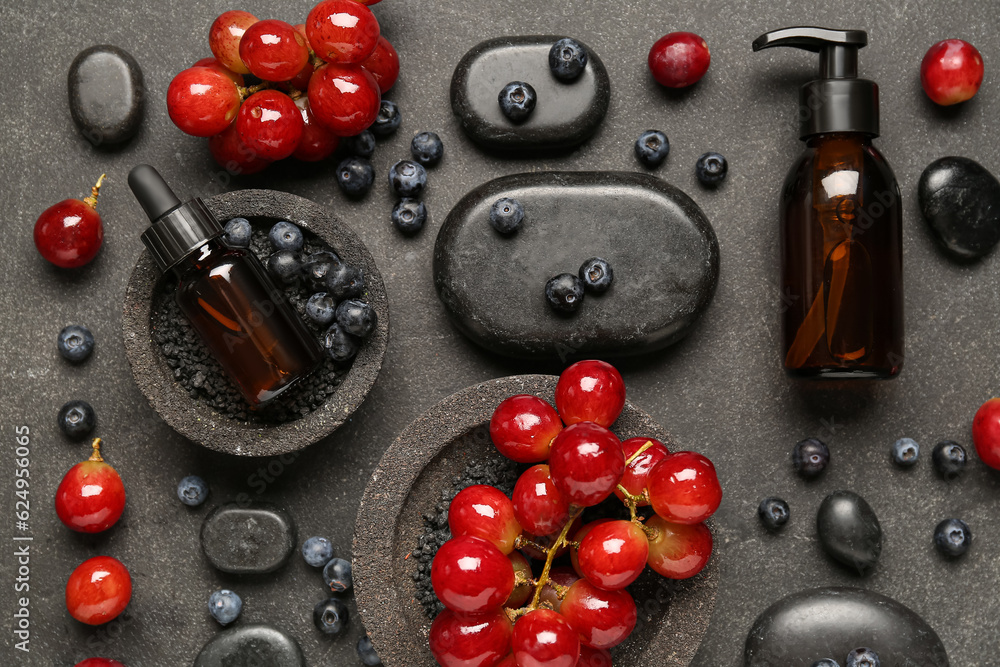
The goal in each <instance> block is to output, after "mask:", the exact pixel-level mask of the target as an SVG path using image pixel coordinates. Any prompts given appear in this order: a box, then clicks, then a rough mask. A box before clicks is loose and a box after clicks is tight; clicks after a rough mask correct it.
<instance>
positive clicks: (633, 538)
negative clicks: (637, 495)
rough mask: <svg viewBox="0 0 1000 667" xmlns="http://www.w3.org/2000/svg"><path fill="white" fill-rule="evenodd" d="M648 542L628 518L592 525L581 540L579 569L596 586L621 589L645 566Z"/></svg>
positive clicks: (578, 557) (639, 529)
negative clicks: (626, 519)
mask: <svg viewBox="0 0 1000 667" xmlns="http://www.w3.org/2000/svg"><path fill="white" fill-rule="evenodd" d="M648 555H649V543H648V542H647V541H646V533H644V532H643V530H642V527H641V526H639V525H637V524H634V523H632V522H631V521H608V522H607V523H602V524H601V525H599V526H595V527H594V528H593V529H592V530H591V531H590V532H589V533H587V536H586V537H585V538H583V541H582V542H581V543H580V550H579V553H578V554H577V562H578V563H579V564H580V572H581V573H583V576H584V577H586V579H587V580H588V581H589V582H590V583H592V584H594V585H595V586H597V587H599V588H604V589H606V590H620V589H622V588H625V587H626V586H628V585H629V584H631V583H632V582H633V581H635V580H636V579H638V578H639V575H640V574H642V571H643V570H644V569H646V557H647V556H648Z"/></svg>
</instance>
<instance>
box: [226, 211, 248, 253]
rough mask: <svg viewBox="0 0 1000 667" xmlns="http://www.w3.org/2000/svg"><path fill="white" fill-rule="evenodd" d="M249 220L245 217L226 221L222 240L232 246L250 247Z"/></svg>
mask: <svg viewBox="0 0 1000 667" xmlns="http://www.w3.org/2000/svg"><path fill="white" fill-rule="evenodd" d="M251 231H252V230H251V228H250V221H249V220H247V219H246V218H233V219H232V220H230V221H229V222H227V223H226V227H225V232H224V233H223V235H222V240H223V241H225V242H226V244H227V245H229V246H232V247H233V248H249V247H250V232H251Z"/></svg>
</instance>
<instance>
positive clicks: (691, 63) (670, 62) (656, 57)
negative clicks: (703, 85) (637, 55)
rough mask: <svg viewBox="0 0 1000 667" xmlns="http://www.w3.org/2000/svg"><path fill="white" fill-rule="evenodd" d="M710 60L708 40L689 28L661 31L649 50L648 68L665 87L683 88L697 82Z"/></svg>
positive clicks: (706, 69)
mask: <svg viewBox="0 0 1000 667" xmlns="http://www.w3.org/2000/svg"><path fill="white" fill-rule="evenodd" d="M711 62H712V56H711V54H710V53H709V52H708V44H707V43H706V42H705V40H704V39H702V38H701V37H699V36H698V35H696V34H694V33H693V32H672V33H670V34H669V35H664V36H663V37H661V38H660V39H658V40H656V43H655V44H653V48H651V49H650V50H649V71H650V72H652V73H653V78H654V79H656V80H657V82H659V83H660V84H661V85H664V86H667V87H668V88H685V87H687V86H691V85H693V84H695V83H698V81H699V80H701V77H703V76H705V72H707V71H708V65H709V64H710V63H711Z"/></svg>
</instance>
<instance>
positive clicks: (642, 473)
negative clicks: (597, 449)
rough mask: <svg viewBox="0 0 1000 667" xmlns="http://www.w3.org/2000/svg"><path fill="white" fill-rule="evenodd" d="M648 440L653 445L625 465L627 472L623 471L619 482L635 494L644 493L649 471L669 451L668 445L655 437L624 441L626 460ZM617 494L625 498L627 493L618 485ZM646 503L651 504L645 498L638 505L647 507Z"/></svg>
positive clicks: (623, 447)
mask: <svg viewBox="0 0 1000 667" xmlns="http://www.w3.org/2000/svg"><path fill="white" fill-rule="evenodd" d="M647 442H652V443H653V446H652V447H649V448H647V449H646V450H644V451H643V452H642V454H639V456H636V457H635V458H634V459H632V461H631V462H629V463H627V464H626V465H625V472H623V473H622V479H621V481H620V482H619V484H621V485H622V486H623V487H625V490H626V491H628V492H629V493H631V494H632V495H633V496H641V495H642V492H643V491H645V490H646V480H647V478H648V477H649V472H650V471H651V470H652V469H653V468H654V467H655V466H656V464H657V463H659V462H660V461H662V460H663V459H664V458H665V457H666V455H667V454H668V453H669V452H668V451H667V448H666V446H665V445H664V444H663V443H662V442H660V441H659V440H657V439H655V438H629V439H628V440H624V441H623V442H622V451H623V452H624V453H625V460H626V461H628V460H629V458H631V457H632V455H633V454H635V453H636V452H637V451H639V450H640V449H641V448H642V446H643V445H645V444H646V443H647ZM615 495H616V496H618V497H619V498H621V499H622V500H625V494H623V493H622V492H621V489H618V488H617V487H616V488H615ZM646 505H649V502H648V501H645V500H640V501H637V502H636V506H637V507H645V506H646Z"/></svg>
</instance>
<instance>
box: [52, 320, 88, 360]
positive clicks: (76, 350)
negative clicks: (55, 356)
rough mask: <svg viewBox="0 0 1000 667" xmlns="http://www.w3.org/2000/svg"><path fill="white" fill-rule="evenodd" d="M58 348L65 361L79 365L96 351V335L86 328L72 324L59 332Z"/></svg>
mask: <svg viewBox="0 0 1000 667" xmlns="http://www.w3.org/2000/svg"><path fill="white" fill-rule="evenodd" d="M56 346H57V347H58V348H59V354H61V355H62V356H63V357H64V358H65V359H67V360H69V361H72V362H73V363H79V362H81V361H83V360H84V359H86V358H87V357H89V356H90V353H91V352H93V351H94V334H92V333H90V329H88V328H87V327H85V326H81V325H79V324H71V325H69V326H68V327H65V328H63V330H62V331H60V332H59V338H57V339H56Z"/></svg>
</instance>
